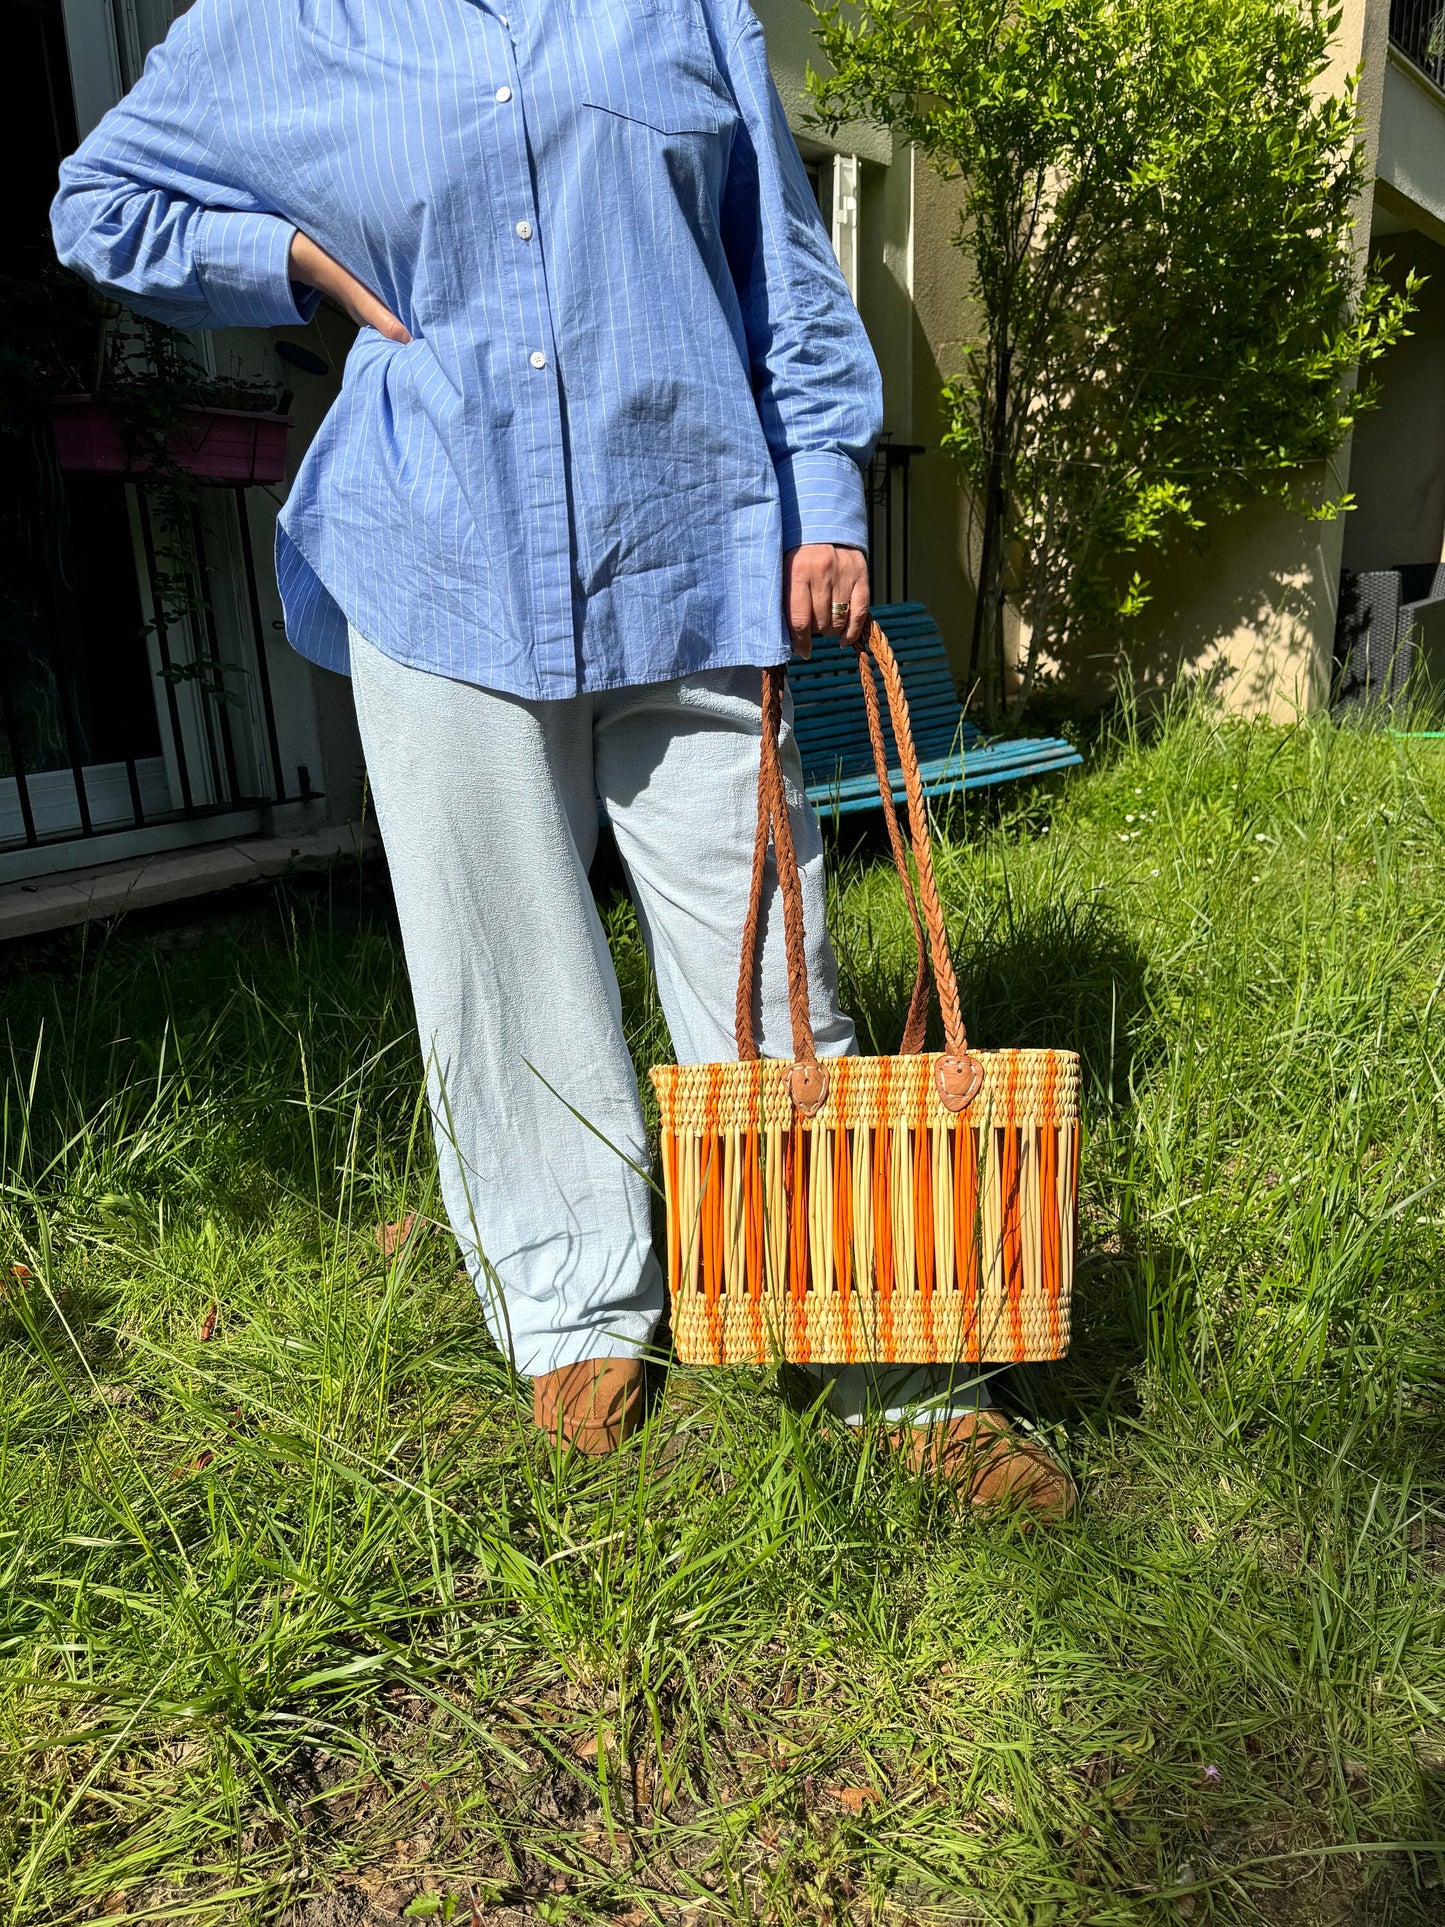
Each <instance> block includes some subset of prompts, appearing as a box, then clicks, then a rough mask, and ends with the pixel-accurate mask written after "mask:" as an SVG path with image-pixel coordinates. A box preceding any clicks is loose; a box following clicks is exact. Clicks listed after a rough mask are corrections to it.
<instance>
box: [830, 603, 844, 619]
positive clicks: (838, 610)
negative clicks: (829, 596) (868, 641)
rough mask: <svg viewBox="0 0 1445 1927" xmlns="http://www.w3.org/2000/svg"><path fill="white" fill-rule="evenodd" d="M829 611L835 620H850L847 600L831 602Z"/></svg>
mask: <svg viewBox="0 0 1445 1927" xmlns="http://www.w3.org/2000/svg"><path fill="white" fill-rule="evenodd" d="M828 613H829V614H830V615H831V616H832V618H833V620H834V622H846V621H847V620H848V604H847V603H846V602H830V603H829V604H828Z"/></svg>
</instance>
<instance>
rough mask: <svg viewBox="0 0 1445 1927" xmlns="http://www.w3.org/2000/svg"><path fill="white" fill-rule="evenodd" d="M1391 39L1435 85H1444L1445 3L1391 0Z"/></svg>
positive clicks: (1437, 1)
mask: <svg viewBox="0 0 1445 1927" xmlns="http://www.w3.org/2000/svg"><path fill="white" fill-rule="evenodd" d="M1390 41H1391V44H1392V45H1393V46H1395V47H1396V48H1398V50H1399V51H1400V52H1401V53H1402V54H1404V56H1405V58H1406V59H1407V60H1408V61H1410V62H1411V63H1412V65H1414V66H1416V67H1418V68H1419V69H1420V71H1421V73H1423V74H1425V75H1427V76H1428V77H1429V79H1431V80H1433V81H1434V83H1435V85H1436V86H1437V87H1445V5H1442V4H1441V0H1390Z"/></svg>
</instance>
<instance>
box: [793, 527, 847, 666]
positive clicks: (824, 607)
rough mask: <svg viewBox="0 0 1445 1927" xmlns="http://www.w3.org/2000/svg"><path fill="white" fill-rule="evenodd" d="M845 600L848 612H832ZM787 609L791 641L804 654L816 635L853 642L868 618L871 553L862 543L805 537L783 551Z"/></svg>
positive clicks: (811, 646) (808, 651) (809, 653)
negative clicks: (846, 546) (856, 545)
mask: <svg viewBox="0 0 1445 1927" xmlns="http://www.w3.org/2000/svg"><path fill="white" fill-rule="evenodd" d="M845 603H846V605H847V609H848V613H847V615H846V616H842V617H840V616H836V615H834V613H833V608H834V605H835V604H839V605H841V604H845ZM783 614H784V615H785V616H786V617H787V622H788V628H789V631H790V632H791V634H792V638H793V647H794V649H796V650H797V652H798V654H799V655H800V656H802V657H803V658H804V660H805V661H806V659H807V658H808V657H809V656H810V655H811V654H812V651H813V637H814V636H815V635H825V636H828V635H833V636H837V638H838V640H839V641H840V642H841V643H845V644H848V645H852V644H855V643H859V642H861V641H862V640H863V629H864V625H865V624H866V623H867V621H868V558H867V556H866V555H865V554H864V553H863V551H862V549H844V548H838V547H836V546H835V545H834V544H833V543H832V542H805V543H804V544H803V546H802V547H801V548H798V549H789V550H787V552H786V553H785V554H784V556H783Z"/></svg>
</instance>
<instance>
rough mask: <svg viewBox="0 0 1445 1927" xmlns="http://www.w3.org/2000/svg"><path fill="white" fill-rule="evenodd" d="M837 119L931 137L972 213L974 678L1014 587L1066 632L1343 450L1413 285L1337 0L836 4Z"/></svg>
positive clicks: (968, 451)
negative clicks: (1369, 238) (1367, 131)
mask: <svg viewBox="0 0 1445 1927" xmlns="http://www.w3.org/2000/svg"><path fill="white" fill-rule="evenodd" d="M814 11H815V12H816V13H817V15H818V18H819V23H820V25H819V39H820V43H821V46H822V50H823V52H824V53H825V54H826V56H827V58H828V60H829V61H830V62H831V63H832V69H833V71H832V73H831V74H830V75H829V76H827V77H821V76H818V75H814V76H813V77H812V79H811V87H812V91H813V95H814V99H815V102H816V104H817V109H818V112H819V115H820V117H821V118H822V120H823V121H824V122H825V123H826V124H827V125H828V126H829V127H830V128H832V129H833V130H835V131H836V129H837V128H838V127H839V126H840V125H842V124H843V123H844V122H846V121H849V120H858V119H867V120H871V121H875V122H878V123H881V124H882V125H884V126H886V127H890V128H892V129H893V130H894V131H895V132H896V133H897V134H898V135H900V136H901V137H902V138H904V139H905V140H908V141H912V142H914V143H916V144H917V146H918V147H919V149H920V150H921V151H922V153H923V154H924V155H925V156H926V157H927V158H928V160H929V161H930V162H931V163H932V164H933V165H934V166H935V167H936V168H937V169H938V170H939V171H940V173H941V174H943V176H944V177H945V178H946V179H948V180H951V181H956V182H957V184H958V187H959V190H960V194H961V198H962V206H963V211H962V215H961V219H960V223H959V227H958V231H957V234H956V237H955V239H956V242H957V245H958V246H959V247H960V248H961V249H962V250H963V251H964V253H965V255H966V257H967V260H968V262H969V272H970V276H971V286H972V295H973V299H974V301H975V303H976V309H977V313H976V316H973V317H965V316H962V315H961V316H960V317H959V334H960V336H964V335H966V334H968V333H972V332H973V331H974V330H976V338H975V339H974V341H973V343H972V345H971V346H969V347H968V348H967V350H966V352H965V353H964V355H963V358H962V366H961V368H960V370H959V372H958V373H957V376H956V377H955V378H954V379H952V380H951V381H950V382H949V384H948V386H947V388H946V389H945V393H944V405H945V408H946V411H947V417H948V430H947V435H946V445H947V446H948V447H949V448H951V449H952V451H953V452H954V454H956V455H957V456H958V457H959V459H960V461H961V462H962V463H963V465H964V468H965V470H966V471H967V474H968V476H969V479H970V481H971V483H972V485H973V489H974V492H975V496H976V500H977V505H978V511H979V517H980V532H979V539H978V589H979V601H978V617H977V621H976V625H975V633H974V660H973V663H972V665H971V668H972V671H973V672H974V673H975V674H976V673H979V672H981V673H982V674H983V675H984V677H985V679H986V681H987V683H988V686H989V690H990V697H991V702H992V704H993V705H994V706H997V704H998V702H999V700H1000V697H1001V692H1002V689H1003V686H1004V666H1003V663H1004V659H1003V635H1004V627H1003V624H1004V605H1005V601H1006V599H1012V600H1013V601H1014V603H1015V604H1016V606H1017V608H1018V610H1019V612H1020V614H1021V615H1022V617H1023V619H1024V621H1025V623H1026V624H1027V627H1028V631H1029V636H1030V646H1029V656H1028V662H1027V666H1026V669H1025V674H1024V677H1023V681H1022V688H1021V691H1020V696H1019V701H1020V702H1022V700H1023V699H1024V698H1026V697H1027V694H1028V691H1029V687H1030V685H1031V683H1032V681H1033V677H1034V674H1035V672H1036V669H1037V666H1038V663H1039V661H1040V659H1041V657H1042V656H1043V655H1044V654H1048V655H1050V656H1052V657H1054V658H1057V657H1058V656H1059V655H1060V654H1061V653H1063V652H1066V651H1067V649H1068V647H1069V645H1070V643H1071V642H1073V641H1074V640H1075V639H1076V638H1077V636H1078V635H1079V633H1080V631H1081V630H1082V629H1083V628H1084V627H1085V626H1086V625H1087V624H1089V623H1091V622H1096V621H1098V620H1099V619H1100V618H1101V617H1108V616H1120V617H1127V616H1129V615H1132V614H1134V613H1136V612H1137V611H1138V610H1139V609H1140V608H1141V607H1142V606H1143V604H1144V602H1145V601H1146V599H1147V585H1146V584H1145V583H1144V581H1143V580H1142V578H1141V577H1140V576H1139V575H1138V574H1137V573H1130V574H1129V575H1128V576H1127V577H1126V578H1123V580H1122V586H1121V562H1123V560H1124V559H1125V558H1129V557H1133V556H1135V555H1136V554H1137V553H1138V552H1140V551H1141V550H1147V549H1149V548H1152V547H1153V546H1155V545H1156V544H1157V543H1158V542H1159V541H1160V539H1161V538H1163V537H1164V536H1166V535H1167V534H1169V533H1170V532H1172V531H1176V530H1179V529H1182V528H1199V527H1201V526H1203V524H1204V522H1205V520H1206V518H1208V517H1210V516H1214V515H1218V514H1220V513H1227V512H1230V511H1233V510H1237V509H1239V508H1240V507H1242V506H1243V505H1244V504H1245V503H1247V502H1250V501H1253V500H1258V499H1260V498H1261V497H1264V496H1270V495H1273V496H1276V497H1280V498H1282V499H1285V500H1288V501H1290V502H1292V503H1293V504H1294V505H1295V506H1297V507H1301V508H1303V509H1304V510H1305V511H1306V512H1307V513H1310V514H1315V515H1323V516H1328V515H1333V514H1336V513H1338V512H1339V511H1340V510H1341V509H1342V508H1344V507H1346V506H1347V500H1346V499H1345V498H1336V499H1333V500H1319V499H1314V498H1310V499H1308V500H1306V498H1305V494H1304V491H1303V484H1302V477H1301V470H1302V469H1304V468H1306V467H1308V466H1309V465H1311V464H1315V463H1319V462H1322V461H1324V460H1326V459H1327V458H1328V457H1329V456H1330V455H1331V454H1332V453H1333V451H1334V450H1335V449H1336V448H1337V447H1338V445H1339V443H1340V441H1341V439H1342V437H1343V436H1344V434H1345V433H1346V431H1347V430H1348V428H1349V426H1350V424H1351V422H1352V421H1353V419H1354V416H1355V414H1356V413H1357V412H1358V410H1359V409H1360V408H1361V407H1362V406H1364V405H1365V403H1366V401H1367V399H1368V394H1367V391H1365V390H1362V389H1359V388H1357V387H1356V386H1355V385H1354V381H1353V376H1354V371H1355V370H1356V368H1357V367H1358V366H1360V365H1361V364H1367V363H1368V362H1370V361H1371V360H1373V359H1374V358H1375V357H1376V356H1378V355H1379V354H1380V353H1382V352H1383V351H1384V349H1385V348H1386V347H1388V346H1389V345H1390V344H1391V343H1392V342H1394V341H1395V340H1396V339H1398V338H1399V336H1400V335H1401V334H1402V333H1403V332H1404V328H1405V320H1406V316H1407V314H1408V312H1409V310H1410V306H1411V302H1410V298H1409V294H1408V293H1406V294H1400V295H1397V294H1394V293H1392V292H1391V291H1390V290H1389V289H1388V288H1387V286H1386V284H1385V283H1384V282H1383V280H1382V279H1380V278H1379V276H1378V275H1377V274H1375V273H1373V272H1371V273H1362V272H1361V271H1360V267H1359V263H1358V262H1357V260H1356V257H1355V253H1354V247H1353V232H1354V227H1353V224H1354V217H1355V212H1356V209H1357V205H1358V202H1359V199H1360V196H1361V194H1362V191H1363V189H1364V170H1363V161H1362V156H1361V151H1360V145H1359V133H1358V125H1357V118H1356V108H1355V94H1354V88H1353V85H1352V84H1350V85H1347V86H1345V87H1344V89H1343V90H1342V91H1339V92H1335V93H1331V92H1330V91H1329V90H1328V88H1327V86H1326V85H1325V82H1324V77H1325V74H1326V70H1327V67H1328V64H1329V57H1330V51H1329V50H1330V44H1331V40H1332V37H1333V34H1334V32H1335V29H1336V27H1337V24H1338V18H1337V15H1336V14H1334V13H1333V12H1331V11H1330V10H1329V9H1327V8H1326V7H1325V6H1322V5H1321V4H1320V3H1319V0H1308V4H1305V5H1301V4H1299V0H866V3H865V4H864V5H862V6H861V7H858V8H854V7H851V6H850V7H848V8H846V9H845V8H844V7H843V6H842V5H832V6H829V5H826V4H824V0H817V4H816V5H815V7H814Z"/></svg>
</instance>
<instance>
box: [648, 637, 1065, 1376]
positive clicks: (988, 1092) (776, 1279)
mask: <svg viewBox="0 0 1445 1927" xmlns="http://www.w3.org/2000/svg"><path fill="white" fill-rule="evenodd" d="M870 658H871V659H872V662H876V664H877V666H878V669H879V671H880V673H881V674H882V676H883V682H884V688H885V691H886V693H887V695H888V701H889V708H890V711H891V714H892V721H893V730H894V738H895V741H896V742H897V744H898V750H899V759H900V762H901V763H902V767H903V774H904V784H905V789H906V792H907V795H908V802H909V812H910V817H911V824H910V828H911V832H912V845H913V855H914V860H915V863H916V866H917V884H916V886H915V884H914V881H913V877H912V875H911V874H910V871H909V867H908V861H907V856H906V853H905V851H904V848H903V843H902V838H901V834H900V832H899V829H898V825H897V819H896V817H895V815H894V812H893V805H892V801H891V791H890V786H889V777H888V765H887V755H886V750H885V745H884V742H883V736H882V728H881V720H880V717H879V712H878V703H877V694H876V690H875V688H874V685H873V676H872V662H870ZM859 668H860V674H861V676H862V681H863V693H864V698H865V702H866V704H867V708H868V716H869V723H870V733H871V735H872V738H873V748H874V759H875V762H876V763H877V766H878V775H879V786H880V790H881V793H882V797H883V806H884V813H885V820H886V822H887V824H888V827H889V837H890V842H891V844H892V847H893V854H894V860H895V862H896V864H897V866H898V871H899V875H900V878H901V879H902V882H903V886H904V894H905V899H906V901H907V904H908V908H909V912H910V917H911V919H912V922H913V928H914V935H915V939H916V943H917V949H918V959H919V969H918V976H917V979H916V981H915V985H914V995H913V1000H912V1004H911V1007H910V1011H909V1018H908V1023H907V1026H906V1030H905V1035H904V1044H903V1048H904V1051H905V1053H907V1054H906V1055H901V1056H898V1057H852V1058H836V1059H831V1060H829V1061H828V1062H826V1063H825V1064H821V1065H820V1064H819V1062H818V1059H817V1056H816V1052H815V1049H814V1044H813V1036H812V1029H811V1023H810V1020H809V1013H808V1002H807V976H806V966H805V964H804V961H803V958H804V951H803V930H802V890H801V885H800V883H799V880H798V873H797V861H796V857H795V855H794V851H793V842H792V835H791V828H790V825H789V823H788V818H787V798H786V793H785V791H784V787H783V781H782V770H781V763H780V759H779V756H778V742H777V732H778V722H779V716H780V712H781V703H782V676H783V672H782V671H781V670H780V669H779V670H768V671H765V672H764V691H763V742H762V758H761V765H760V771H759V786H758V794H759V803H758V837H757V841H756V844H755V846H754V863H753V889H752V901H751V904H750V907H749V913H748V918H747V922H746V925H745V928H744V935H743V946H742V950H743V955H742V972H741V975H740V980H739V987H738V1050H739V1060H740V1061H738V1062H736V1063H727V1064H694V1065H688V1066H685V1067H683V1066H678V1065H675V1064H669V1065H664V1066H661V1067H659V1068H658V1069H657V1070H654V1071H653V1073H652V1081H653V1085H654V1087H655V1088H656V1091H657V1095H658V1101H659V1104H660V1106H661V1111H662V1165H663V1176H664V1182H665V1185H666V1192H667V1264H668V1282H669V1287H670V1290H671V1294H672V1324H673V1339H674V1342H675V1344H676V1347H677V1353H678V1356H679V1357H680V1358H681V1359H683V1360H684V1361H685V1362H687V1363H691V1364H710V1365H725V1364H753V1363H756V1364H762V1363H765V1362H766V1361H768V1360H769V1359H772V1358H780V1357H781V1358H790V1359H794V1360H798V1361H800V1362H801V1361H806V1360H809V1359H815V1360H819V1361H827V1362H843V1361H849V1360H853V1359H881V1360H887V1361H894V1360H907V1361H913V1360H942V1361H950V1360H968V1361H979V1360H984V1359H988V1360H994V1361H999V1362H1004V1361H1017V1360H1022V1359H1044V1358H1057V1357H1059V1356H1060V1355H1061V1354H1062V1353H1063V1352H1064V1351H1065V1350H1066V1349H1067V1347H1068V1342H1069V1298H1070V1291H1071V1288H1072V1284H1073V1271H1074V1237H1075V1213H1076V1204H1077V1197H1078V1180H1079V1066H1078V1059H1077V1057H1076V1056H1075V1055H1074V1054H1073V1052H1071V1051H1047V1050H1018V1051H985V1052H978V1053H970V1052H969V1050H968V1045H967V1039H966V1036H965V1034H964V1029H963V1019H962V1015H961V1012H960V1010H959V1004H958V986H957V982H956V980H955V978H954V974H953V965H952V961H951V959H950V957H949V954H948V946H947V940H946V936H945V933H944V928H943V911H942V906H941V904H940V903H939V900H938V894H937V889H936V887H935V884H934V879H933V866H932V857H931V851H930V849H929V843H928V830H927V819H926V816H925V814H924V804H923V794H922V783H921V781H920V779H919V775H918V765H917V759H916V757H915V755H914V751H913V743H912V734H911V731H910V729H909V725H908V713H907V705H906V702H905V700H904V696H903V686H902V680H901V678H900V677H899V675H898V671H897V666H896V664H895V663H894V661H893V656H892V652H891V650H890V649H889V647H888V643H887V640H886V638H885V637H884V635H883V633H882V631H881V630H880V629H879V628H878V627H877V625H876V624H873V625H871V626H870V631H869V635H868V639H867V642H866V644H865V645H864V647H863V648H862V649H861V650H860V651H859ZM770 835H771V838H772V840H773V842H774V844H775V846H776V850H777V858H778V874H779V880H780V883H781V886H782V890H781V894H782V898H783V911H784V925H785V935H786V937H787V940H788V941H787V952H788V991H789V1009H790V1013H791V1017H792V1025H793V1051H794V1061H793V1062H791V1063H790V1062H784V1061H779V1060H777V1059H766V1060H765V1059H760V1058H759V1057H758V1056H757V1052H756V1046H755V1044H754V1041H753V1036H752V1025H753V1019H752V1005H753V979H754V967H755V960H756V951H757V925H758V918H759V913H760V908H761V899H762V881H763V866H764V862H765V859H766V854H767V846H768V841H769V837H770ZM920 908H921V916H920ZM924 925H926V926H927V933H928V945H927V950H928V953H931V959H932V964H933V977H934V980H935V982H936V984H937V987H938V991H939V1001H940V1005H941V1007H942V1011H943V1018H944V1032H945V1039H946V1048H945V1050H944V1051H942V1052H940V1053H924V1052H923V1051H922V1049H921V1045H922V1041H923V1033H924V1027H925V1024H926V1021H927V1011H928V955H927V954H926V953H925V945H924V934H923V926H924Z"/></svg>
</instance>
